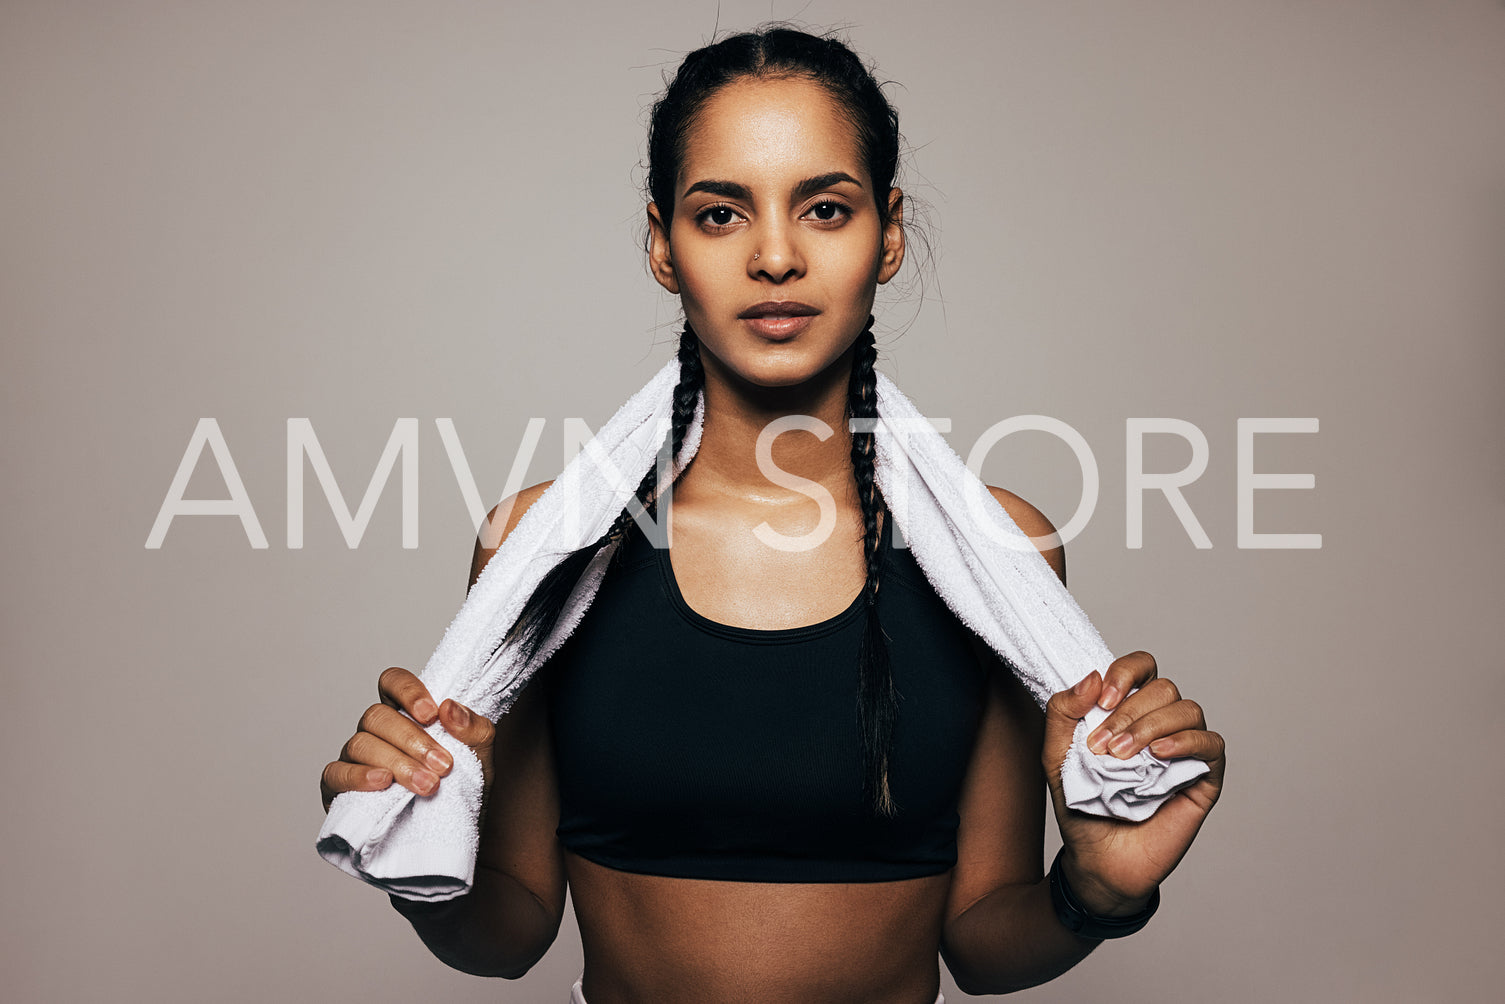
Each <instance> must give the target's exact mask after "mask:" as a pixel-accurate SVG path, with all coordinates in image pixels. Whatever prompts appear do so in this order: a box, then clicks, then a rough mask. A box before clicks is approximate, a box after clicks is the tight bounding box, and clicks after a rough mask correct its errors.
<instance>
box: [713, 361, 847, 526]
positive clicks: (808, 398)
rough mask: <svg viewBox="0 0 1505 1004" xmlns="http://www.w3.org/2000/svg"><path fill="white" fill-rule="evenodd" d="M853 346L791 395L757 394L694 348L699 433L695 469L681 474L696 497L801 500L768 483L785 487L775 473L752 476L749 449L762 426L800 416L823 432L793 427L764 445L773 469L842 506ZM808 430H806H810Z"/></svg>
mask: <svg viewBox="0 0 1505 1004" xmlns="http://www.w3.org/2000/svg"><path fill="white" fill-rule="evenodd" d="M855 351H856V348H855V346H854V347H852V348H849V349H848V350H847V351H846V352H844V353H842V354H841V355H840V356H839V357H837V358H836V359H835V360H834V361H833V362H832V363H831V365H830V366H828V367H827V368H826V369H825V370H824V371H822V372H821V373H819V374H817V375H816V376H815V377H814V378H812V379H811V380H808V381H806V382H804V383H801V384H799V385H798V386H794V387H760V386H757V385H755V384H750V383H748V382H747V381H745V380H743V379H741V378H740V377H738V376H737V375H736V374H734V373H732V372H731V371H729V370H728V369H727V368H726V367H725V366H723V365H722V363H721V362H720V361H719V360H717V359H716V358H715V357H714V356H712V355H711V354H710V353H709V352H705V351H704V349H703V348H702V352H701V364H702V366H703V367H704V370H705V425H704V427H703V428H702V431H701V440H700V449H699V450H697V451H696V455H695V462H694V463H692V464H691V465H690V469H689V470H688V471H686V472H685V477H686V478H687V479H689V478H693V479H694V481H695V483H696V486H697V487H698V488H700V489H705V490H713V491H718V492H725V493H731V494H736V495H739V496H742V497H746V498H757V499H761V500H765V501H770V502H773V501H784V500H789V499H792V498H799V499H804V498H805V496H804V495H803V494H801V493H799V492H797V491H795V490H794V489H792V488H788V487H785V486H782V485H779V484H777V483H775V482H774V481H772V480H770V479H769V476H768V475H769V474H770V473H772V474H773V475H774V477H779V478H780V479H781V480H788V479H787V478H785V477H783V476H782V475H780V474H779V472H778V471H769V472H765V471H764V470H762V469H760V468H759V465H758V457H757V444H758V437H759V435H761V434H763V432H764V430H765V429H766V428H767V427H768V424H769V423H770V422H773V421H776V420H778V419H781V418H785V417H789V416H807V417H808V418H813V419H816V420H817V421H818V422H821V423H824V424H825V426H826V427H827V428H829V429H831V430H832V434H831V435H829V436H827V438H826V439H824V440H822V439H820V438H819V435H820V433H823V432H824V430H822V429H820V426H819V425H815V426H814V428H815V429H817V430H819V431H818V432H812V431H806V429H805V428H804V427H801V426H795V427H793V428H792V429H791V430H790V431H785V432H783V433H782V434H780V435H779V436H777V437H776V438H774V439H773V441H772V449H771V459H772V461H773V464H774V465H775V466H776V467H777V468H778V469H779V471H782V472H784V473H785V474H788V475H794V476H796V477H800V478H804V479H806V480H808V481H814V482H817V483H819V484H822V485H824V486H825V487H826V488H827V489H828V490H830V491H832V493H833V494H834V495H835V496H836V497H837V498H843V497H844V496H845V494H846V492H845V489H846V488H847V487H848V486H849V485H850V482H851V480H852V465H851V449H852V440H851V434H850V432H849V430H848V428H847V419H846V404H847V393H848V385H849V382H850V380H851V372H852V356H853V353H854V352H855ZM810 424H813V423H810Z"/></svg>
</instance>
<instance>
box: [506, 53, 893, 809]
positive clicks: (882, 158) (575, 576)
mask: <svg viewBox="0 0 1505 1004" xmlns="http://www.w3.org/2000/svg"><path fill="white" fill-rule="evenodd" d="M791 76H792V77H800V78H803V79H807V80H810V81H812V82H814V83H816V84H817V85H819V86H821V87H823V88H824V89H825V90H826V91H827V92H828V93H829V94H830V95H831V96H832V97H833V98H834V99H835V101H836V103H837V105H838V106H839V107H840V108H841V109H842V111H843V112H844V113H845V115H846V117H847V119H848V121H850V122H851V124H852V128H853V132H854V135H855V136H856V139H857V143H858V148H859V150H860V152H861V155H862V158H863V160H864V162H865V165H866V167H867V171H868V177H869V178H870V179H871V181H872V191H873V194H874V201H875V202H876V204H877V211H878V214H879V218H880V220H881V221H882V222H883V223H884V224H885V225H887V224H888V223H889V222H890V221H891V214H890V206H889V201H888V194H889V192H890V191H891V189H892V187H893V183H894V180H895V178H896V176H897V174H898V169H899V148H900V135H899V116H898V113H897V112H896V111H895V110H894V108H893V106H892V105H891V104H889V101H888V99H887V97H885V96H884V94H883V89H882V87H881V86H880V85H879V83H878V81H877V79H876V78H875V77H874V76H873V73H872V71H871V70H870V69H869V68H868V66H867V65H865V64H864V63H863V61H862V59H861V58H860V57H859V56H858V55H857V54H856V53H855V52H853V51H852V50H851V49H850V48H848V47H847V46H846V45H845V44H844V43H843V42H841V41H840V40H839V39H837V38H834V37H830V36H826V37H821V36H816V35H811V34H808V33H806V32H803V31H799V30H796V29H793V28H790V27H786V26H783V25H777V24H775V25H770V26H768V27H765V28H764V29H762V30H759V31H756V32H744V33H741V34H736V35H731V36H728V37H726V38H723V39H722V40H720V41H719V42H715V43H713V44H711V45H707V46H705V47H703V48H701V49H697V50H695V51H694V52H691V53H690V54H689V55H687V56H686V57H685V58H684V61H683V62H681V63H680V66H679V69H678V70H677V71H676V73H675V75H674V77H673V79H672V80H669V81H668V82H667V87H666V89H665V90H664V93H663V95H662V96H661V97H660V98H659V99H658V101H657V102H656V103H655V104H654V106H653V112H652V116H651V119H650V122H649V126H648V176H647V189H648V191H647V195H648V197H649V199H650V200H651V201H653V202H654V203H656V204H657V206H658V209H659V212H660V213H661V214H662V218H663V221H664V224H665V225H666V226H667V225H668V223H669V221H670V219H671V218H672V216H673V212H674V202H675V199H674V191H675V184H676V182H677V180H678V178H679V173H680V167H681V165H682V164H683V163H684V155H685V151H686V148H687V146H688V144H689V140H690V136H691V134H692V132H693V130H694V128H695V124H696V119H697V117H698V116H699V114H700V112H701V110H702V109H703V108H704V106H705V104H706V102H707V101H708V100H709V99H710V98H711V96H712V95H714V94H715V93H716V92H717V91H719V90H720V89H721V88H723V87H725V86H726V85H728V84H730V83H733V82H735V81H737V80H740V79H744V78H749V77H752V78H758V77H763V78H778V77H791ZM872 326H873V319H872V318H871V317H869V318H868V321H867V325H866V327H865V328H864V329H863V331H862V333H861V335H859V336H858V338H857V341H856V343H855V346H854V349H853V353H852V373H851V379H850V382H849V386H848V393H847V407H846V412H847V418H848V419H849V420H850V419H854V418H855V419H873V418H876V417H877V414H878V404H877V375H876V373H875V371H874V369H873V364H874V362H875V360H876V359H877V355H878V353H877V348H876V346H875V343H874V338H873V331H872ZM679 361H680V377H679V383H678V384H677V385H676V386H675V388H674V417H673V425H672V428H671V429H670V433H669V442H668V444H667V446H668V448H669V449H670V450H671V451H672V452H671V454H670V456H671V457H677V456H678V455H679V450H680V446H681V444H682V443H683V442H684V437H685V433H686V431H687V430H688V428H689V425H690V422H691V421H692V420H693V417H694V414H695V407H696V403H697V401H698V399H699V396H700V392H701V388H702V387H703V386H704V383H705V375H704V371H703V370H702V368H701V362H700V341H699V339H698V338H697V337H696V335H695V332H694V331H693V330H692V329H691V328H690V327H689V326H688V325H687V326H686V327H685V329H684V332H683V333H682V334H681V335H680V341H679ZM857 426H858V430H866V431H858V430H854V431H853V432H852V449H851V459H852V472H853V477H854V478H855V479H856V483H857V496H858V499H859V500H860V502H861V506H862V526H863V549H862V553H863V560H864V564H865V567H866V575H865V577H864V581H863V587H862V596H863V601H864V605H865V606H866V608H867V616H866V624H865V627H864V630H863V634H862V641H861V644H860V647H859V650H858V660H857V661H858V665H857V674H858V676H857V682H858V687H857V694H858V696H857V702H856V707H855V708H854V712H855V714H856V716H857V722H858V727H859V734H860V736H861V741H862V749H861V756H862V767H863V793H862V794H863V801H864V803H865V804H866V805H868V806H869V807H870V808H871V810H872V811H873V813H874V814H875V815H879V816H892V815H893V814H894V813H895V812H896V811H897V806H896V805H895V803H894V798H893V793H892V791H891V790H890V788H889V755H890V752H891V749H892V746H893V733H894V722H895V720H896V718H897V717H898V702H899V695H898V692H897V691H896V690H895V688H894V681H893V673H892V668H891V665H890V662H889V653H888V643H887V639H886V636H885V635H884V633H883V629H882V627H881V626H880V625H879V622H878V606H877V600H878V586H879V568H880V555H879V542H880V539H881V538H880V527H879V520H880V517H882V518H887V517H886V507H885V505H884V501H883V497H882V494H881V493H880V492H879V490H878V486H877V482H876V479H875V472H874V448H873V432H872V431H871V426H872V423H871V422H868V423H866V424H864V423H861V422H858V423H857ZM658 476H659V467H658V465H654V467H653V469H651V470H649V471H648V473H647V474H646V475H645V476H644V478H643V481H642V483H641V484H640V485H639V486H638V489H637V491H636V493H635V497H634V499H633V500H632V501H630V502H629V503H628V505H627V506H626V507H625V508H624V509H623V511H622V513H621V514H620V515H619V516H618V517H617V518H616V520H615V521H613V523H612V525H611V528H610V529H608V530H607V531H606V533H604V534H602V536H601V537H600V538H599V539H597V540H595V541H593V542H592V543H590V544H587V545H586V546H585V547H583V548H581V549H579V550H577V551H573V552H571V553H569V554H568V555H566V556H565V557H564V559H563V560H561V561H560V562H559V563H558V564H557V565H555V566H554V568H553V569H551V570H550V571H549V573H548V574H547V575H546V576H545V577H544V579H543V581H542V582H540V583H539V585H538V587H537V588H536V589H535V590H534V591H533V594H532V595H531V596H530V597H529V598H528V600H527V602H526V603H525V604H524V606H523V610H522V613H521V614H519V616H518V618H517V620H516V622H514V623H513V625H512V626H511V628H510V629H509V630H508V631H507V634H506V636H505V637H504V638H503V640H502V644H503V645H508V644H517V645H519V646H520V647H521V649H522V652H521V654H522V655H523V657H524V658H525V659H527V660H529V661H531V660H532V659H533V658H534V657H536V656H537V654H538V652H539V650H540V649H541V648H542V646H543V643H544V641H545V640H546V639H547V638H548V637H549V635H550V633H551V632H552V631H553V629H554V627H555V625H556V624H557V623H558V621H559V617H560V615H561V614H562V613H563V611H564V609H565V605H566V602H567V601H568V599H569V597H570V595H571V593H572V592H573V591H574V589H575V586H576V585H577V584H578V582H579V581H580V578H581V576H582V575H584V573H585V570H586V568H587V567H588V566H589V565H590V564H591V562H592V561H593V560H594V559H595V558H596V556H597V555H598V554H599V553H600V552H601V550H602V549H603V548H605V547H608V546H615V545H616V544H617V543H618V542H620V541H621V540H622V538H623V537H625V536H626V534H627V531H628V529H629V528H630V527H631V524H632V520H633V513H634V511H636V510H637V508H638V507H640V508H641V509H642V510H645V511H646V512H647V513H648V515H649V517H650V518H652V517H653V516H654V514H655V511H656V510H655V507H656V504H657V498H658V496H659V484H658ZM670 487H672V486H665V488H666V489H667V488H670ZM616 553H618V554H620V553H621V549H620V548H618V550H617V552H616ZM614 557H615V556H614Z"/></svg>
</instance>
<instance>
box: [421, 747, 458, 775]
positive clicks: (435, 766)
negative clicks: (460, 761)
mask: <svg viewBox="0 0 1505 1004" xmlns="http://www.w3.org/2000/svg"><path fill="white" fill-rule="evenodd" d="M423 760H424V762H425V763H427V764H428V765H429V768H430V769H432V770H433V772H434V773H435V774H443V773H444V772H445V771H447V770H449V768H450V766H451V763H450V759H449V754H448V753H444V752H441V751H440V750H429V751H428V756H426V757H424V758H423Z"/></svg>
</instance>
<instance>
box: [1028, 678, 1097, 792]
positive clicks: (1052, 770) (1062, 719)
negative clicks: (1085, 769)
mask: <svg viewBox="0 0 1505 1004" xmlns="http://www.w3.org/2000/svg"><path fill="white" fill-rule="evenodd" d="M1102 689H1103V676H1102V674H1101V673H1099V672H1098V671H1097V670H1095V669H1094V670H1093V671H1092V672H1091V673H1089V674H1087V675H1086V676H1084V677H1082V679H1081V680H1080V681H1078V683H1077V685H1076V686H1074V687H1072V688H1071V689H1070V690H1062V691H1059V692H1057V693H1056V694H1054V695H1052V696H1051V699H1050V700H1049V701H1048V702H1047V703H1046V705H1045V749H1044V751H1043V753H1042V759H1043V761H1044V764H1045V773H1046V776H1047V777H1048V778H1049V779H1050V783H1051V785H1052V786H1055V787H1059V786H1060V783H1061V764H1062V763H1064V762H1065V760H1066V751H1067V750H1069V749H1071V738H1072V735H1073V733H1075V732H1076V726H1077V722H1079V721H1081V720H1082V718H1083V717H1085V716H1086V714H1087V712H1089V711H1091V710H1092V708H1093V706H1094V705H1095V704H1096V703H1097V698H1098V695H1099V694H1100V693H1102Z"/></svg>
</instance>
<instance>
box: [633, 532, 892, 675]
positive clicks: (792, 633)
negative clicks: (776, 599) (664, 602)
mask: <svg viewBox="0 0 1505 1004" xmlns="http://www.w3.org/2000/svg"><path fill="white" fill-rule="evenodd" d="M892 526H893V516H892V514H888V515H886V516H885V517H884V520H883V532H882V535H881V536H880V538H879V542H878V561H879V562H880V563H886V561H887V558H888V536H889V533H890V532H891V530H890V527H892ZM653 550H654V552H655V556H656V558H657V561H658V570H659V577H660V579H662V581H663V585H664V592H665V593H666V594H667V595H668V597H669V602H670V604H671V605H672V606H673V607H674V609H675V610H676V611H677V612H678V613H679V615H680V616H681V617H683V618H684V619H685V620H686V621H688V622H689V623H690V624H691V625H693V626H694V627H696V628H699V629H700V630H702V631H704V632H706V633H707V634H713V635H719V636H720V637H723V638H731V639H734V640H736V641H742V642H749V643H752V644H761V645H777V644H785V643H788V642H797V641H806V640H808V639H811V638H820V637H823V636H824V635H828V634H831V633H832V632H834V631H839V630H841V629H842V628H843V627H845V626H846V625H847V624H848V623H849V622H850V621H853V620H855V619H856V618H857V615H858V614H860V613H862V611H863V608H864V606H865V604H864V602H863V595H862V590H860V589H859V590H858V591H857V595H856V596H855V597H853V598H852V602H851V603H848V604H847V607H846V609H845V610H843V611H841V612H840V613H838V614H833V615H832V616H830V617H827V618H826V619H825V620H822V621H816V622H815V623H814V624H801V625H799V626H797V627H790V628H749V627H739V626H738V625H735V624H723V623H721V622H720V621H715V620H712V619H711V618H709V617H707V616H705V615H704V614H702V613H700V612H699V611H697V610H696V609H695V608H694V607H692V606H690V604H689V603H688V602H686V601H685V597H684V593H682V592H680V590H679V580H678V579H676V578H675V577H674V563H673V561H672V560H670V557H669V548H667V547H655V548H653ZM880 567H881V564H880Z"/></svg>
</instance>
